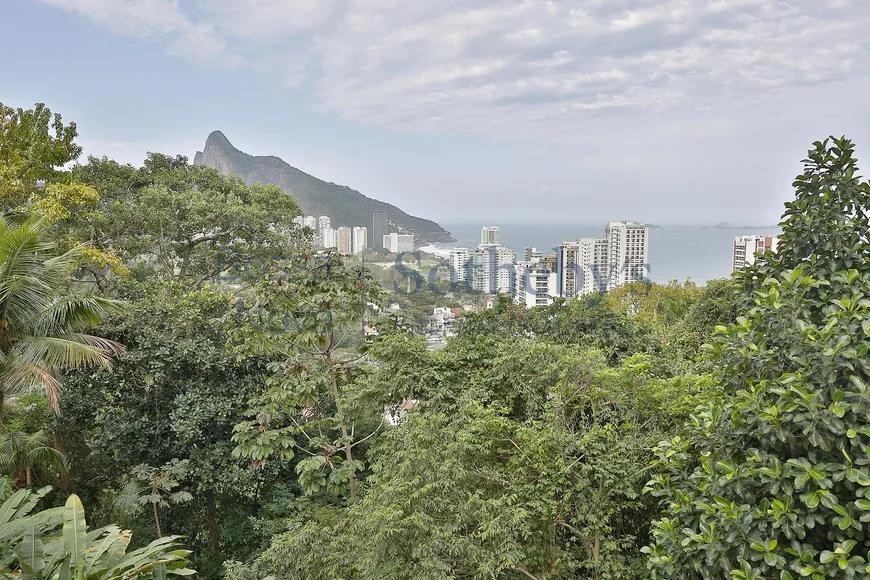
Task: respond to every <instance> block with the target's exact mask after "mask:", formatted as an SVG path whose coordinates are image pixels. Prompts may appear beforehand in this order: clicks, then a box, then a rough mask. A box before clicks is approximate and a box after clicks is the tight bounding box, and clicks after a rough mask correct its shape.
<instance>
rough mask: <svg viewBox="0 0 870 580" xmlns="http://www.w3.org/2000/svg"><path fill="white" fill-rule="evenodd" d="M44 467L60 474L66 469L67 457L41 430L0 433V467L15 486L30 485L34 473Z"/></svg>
mask: <svg viewBox="0 0 870 580" xmlns="http://www.w3.org/2000/svg"><path fill="white" fill-rule="evenodd" d="M46 467H48V468H53V469H55V470H57V471H58V472H60V474H61V475H63V474H64V473H66V472H67V464H66V457H65V456H64V454H63V453H61V452H60V451H58V450H57V449H55V448H54V447H52V445H51V443H50V441H49V439H48V435H46V434H45V432H44V431H37V432H36V433H34V434H32V435H28V434H27V433H18V432H14V433H3V434H2V435H0V469H4V470H5V471H6V472H7V473H8V474H9V477H10V478H11V479H12V481H13V482H14V483H15V487H18V488H20V487H24V486H28V487H29V486H31V485H33V477H34V474H35V472H36V471H37V470H39V469H42V468H46Z"/></svg>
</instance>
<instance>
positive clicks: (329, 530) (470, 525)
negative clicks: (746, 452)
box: [228, 324, 706, 580]
mask: <svg viewBox="0 0 870 580" xmlns="http://www.w3.org/2000/svg"><path fill="white" fill-rule="evenodd" d="M379 328H380V329H381V334H380V336H379V337H378V339H377V340H376V341H375V342H374V343H373V344H372V345H370V347H369V349H368V352H367V354H368V356H369V357H371V358H372V360H373V361H375V362H376V364H375V369H373V370H371V371H370V373H369V374H367V375H365V376H363V377H360V378H359V379H358V381H357V382H356V384H355V385H354V386H353V387H352V388H350V389H348V391H347V392H346V397H347V399H348V400H349V401H350V402H352V406H357V405H363V404H368V405H370V406H371V407H373V408H375V409H383V408H384V407H385V406H386V407H389V406H390V403H393V404H395V403H396V402H400V401H403V400H408V399H413V400H416V401H418V403H417V405H416V406H414V407H412V409H411V410H410V411H409V412H408V413H407V414H406V415H404V416H403V417H402V418H400V419H399V422H398V425H396V426H391V427H389V428H387V429H386V430H385V431H384V432H382V433H379V434H378V436H376V437H375V438H373V439H372V440H371V448H370V451H369V454H368V458H369V462H370V464H371V468H370V473H369V474H368V475H367V477H366V478H365V479H363V480H362V482H361V486H360V488H361V491H360V494H359V496H358V500H357V501H355V502H350V503H348V504H345V505H338V506H336V505H333V504H328V503H325V502H318V501H316V498H314V499H313V500H312V502H311V503H307V504H306V503H300V504H297V509H298V513H297V515H296V517H294V518H291V522H292V524H291V527H290V529H289V530H288V531H287V532H285V533H282V534H279V535H276V536H275V537H274V538H273V540H272V543H271V546H270V547H269V548H268V549H267V550H266V551H265V552H263V554H262V555H261V556H260V557H259V558H257V559H256V560H255V561H254V562H251V563H248V564H239V563H234V564H231V565H230V566H229V568H228V569H229V577H230V578H233V579H247V578H259V577H263V576H266V575H275V576H276V577H280V578H285V579H295V578H299V579H302V578H306V579H312V580H317V579H323V580H326V579H328V578H347V579H357V578H359V579H363V578H383V579H390V580H399V579H411V578H414V579H418V578H419V579H433V580H434V579H446V578H455V577H476V578H502V579H506V580H507V579H510V580H514V579H520V578H575V577H576V578H601V579H603V578H610V579H614V580H616V579H629V578H630V579H638V578H641V577H642V576H641V574H642V573H643V559H642V557H641V554H640V547H641V545H642V544H643V543H644V541H645V540H646V536H645V533H646V527H645V524H646V522H648V521H649V519H650V518H651V516H652V514H653V513H654V511H655V504H654V502H652V501H649V500H644V499H643V498H641V497H640V493H641V490H642V488H643V484H644V482H645V481H646V479H647V476H646V471H647V469H646V466H647V465H648V463H649V461H650V460H651V459H652V453H651V447H652V445H653V443H654V442H655V441H657V440H658V439H659V438H660V437H661V436H662V435H663V434H664V433H672V432H673V429H675V428H676V426H677V424H678V423H679V421H680V420H681V419H682V418H685V417H686V416H687V413H688V411H689V410H690V409H692V408H693V407H694V405H696V404H697V403H698V401H700V400H703V397H704V396H706V395H705V391H706V387H705V386H704V380H703V379H701V378H700V377H691V378H686V379H668V380H665V379H658V378H655V377H654V376H652V375H651V374H650V369H651V367H650V360H649V357H647V356H645V355H636V356H633V357H627V358H626V359H624V361H623V364H622V365H620V367H618V368H613V367H612V366H609V365H608V363H607V360H606V356H605V355H604V354H603V353H601V352H600V351H595V350H590V349H588V348H586V347H583V346H579V345H561V344H556V343H554V342H550V341H548V340H547V339H546V337H541V338H535V339H532V338H529V337H525V336H522V337H515V338H510V339H508V338H505V337H503V336H499V335H497V334H492V335H486V334H483V333H476V334H474V335H473V336H465V337H462V336H460V337H459V338H458V339H456V340H453V341H450V342H449V343H448V344H447V346H446V347H445V348H444V349H441V350H439V351H434V352H433V351H428V350H427V349H426V344H425V340H424V339H423V338H422V337H419V336H415V335H413V334H411V333H409V332H406V331H402V330H401V329H399V330H398V331H395V332H392V331H389V330H388V328H387V327H386V326H385V325H383V324H382V325H380V326H379ZM478 330H479V329H478Z"/></svg>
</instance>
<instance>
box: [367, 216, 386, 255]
mask: <svg viewBox="0 0 870 580" xmlns="http://www.w3.org/2000/svg"><path fill="white" fill-rule="evenodd" d="M386 235H387V212H385V211H382V210H375V211H373V212H372V246H371V247H372V249H375V250H383V249H384V236H386Z"/></svg>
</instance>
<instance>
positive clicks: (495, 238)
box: [480, 226, 501, 245]
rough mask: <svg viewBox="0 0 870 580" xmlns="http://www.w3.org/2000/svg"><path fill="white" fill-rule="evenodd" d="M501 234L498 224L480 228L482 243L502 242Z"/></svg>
mask: <svg viewBox="0 0 870 580" xmlns="http://www.w3.org/2000/svg"><path fill="white" fill-rule="evenodd" d="M500 240H501V234H500V233H499V229H498V227H497V226H487V227H485V228H482V229H481V230H480V243H481V245H485V244H500V243H501V241H500Z"/></svg>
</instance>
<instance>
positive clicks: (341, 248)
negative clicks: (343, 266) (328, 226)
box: [335, 226, 353, 254]
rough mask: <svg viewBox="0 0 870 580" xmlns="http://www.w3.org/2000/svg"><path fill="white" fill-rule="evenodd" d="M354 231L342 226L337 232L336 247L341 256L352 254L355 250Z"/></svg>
mask: <svg viewBox="0 0 870 580" xmlns="http://www.w3.org/2000/svg"><path fill="white" fill-rule="evenodd" d="M351 232H352V230H351V229H350V228H349V227H347V226H341V227H340V228H338V229H337V230H335V247H336V248H337V249H338V253H339V254H350V253H351V250H352V249H353V241H352V238H351Z"/></svg>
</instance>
